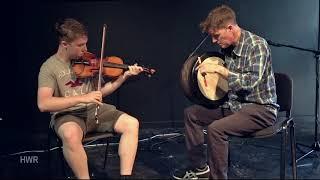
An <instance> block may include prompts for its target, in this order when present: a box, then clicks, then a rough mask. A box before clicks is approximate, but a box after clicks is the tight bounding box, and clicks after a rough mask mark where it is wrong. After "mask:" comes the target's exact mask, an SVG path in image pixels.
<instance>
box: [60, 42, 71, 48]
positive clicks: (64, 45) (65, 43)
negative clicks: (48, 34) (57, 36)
mask: <svg viewBox="0 0 320 180" xmlns="http://www.w3.org/2000/svg"><path fill="white" fill-rule="evenodd" d="M60 44H61V45H62V46H63V47H67V46H68V44H69V43H67V41H61V42H60Z"/></svg>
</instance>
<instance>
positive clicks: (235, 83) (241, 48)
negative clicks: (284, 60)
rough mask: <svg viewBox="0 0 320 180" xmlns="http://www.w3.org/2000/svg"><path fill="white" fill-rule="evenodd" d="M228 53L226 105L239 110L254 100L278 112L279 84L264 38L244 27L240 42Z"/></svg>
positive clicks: (226, 58)
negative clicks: (277, 83)
mask: <svg viewBox="0 0 320 180" xmlns="http://www.w3.org/2000/svg"><path fill="white" fill-rule="evenodd" d="M231 50H232V51H229V52H230V53H225V63H226V67H227V68H228V69H229V71H230V73H229V77H228V83H229V94H228V97H229V100H228V102H226V104H225V105H227V106H229V107H230V109H231V111H233V112H235V111H239V110H240V109H241V108H242V107H243V106H245V105H247V104H251V103H255V104H261V105H265V106H266V107H267V108H269V109H271V110H272V111H273V112H274V114H275V115H277V109H278V108H279V105H278V104H277V103H276V102H277V95H276V85H275V79H274V73H273V69H272V64H271V63H272V60H271V52H270V48H269V46H268V44H267V42H266V41H265V39H263V38H261V37H259V36H257V35H255V34H253V33H251V32H249V31H245V30H243V29H241V36H240V39H239V44H238V45H237V46H235V47H234V48H233V49H231Z"/></svg>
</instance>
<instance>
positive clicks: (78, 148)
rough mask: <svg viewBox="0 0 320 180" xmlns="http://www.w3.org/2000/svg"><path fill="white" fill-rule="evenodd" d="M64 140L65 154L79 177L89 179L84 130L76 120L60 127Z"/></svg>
mask: <svg viewBox="0 0 320 180" xmlns="http://www.w3.org/2000/svg"><path fill="white" fill-rule="evenodd" d="M58 135H59V137H60V138H61V140H62V142H63V155H64V158H65V159H66V161H67V162H68V164H69V166H70V167H71V169H72V171H73V172H74V174H75V175H76V177H77V178H78V179H89V178H90V177H89V171H88V162H87V155H86V152H85V150H84V148H83V145H82V136H83V132H82V129H81V128H80V126H79V125H78V124H77V123H75V122H66V123H64V124H62V125H61V126H60V127H59V129H58Z"/></svg>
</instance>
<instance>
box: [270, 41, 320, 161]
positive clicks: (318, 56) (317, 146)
mask: <svg viewBox="0 0 320 180" xmlns="http://www.w3.org/2000/svg"><path fill="white" fill-rule="evenodd" d="M267 42H268V44H270V45H272V46H276V47H289V48H294V49H298V50H302V51H307V52H312V53H313V54H314V57H315V66H316V69H315V70H316V100H315V109H314V111H315V114H314V116H315V119H314V124H315V125H314V143H313V144H312V145H311V146H307V145H304V144H301V143H297V145H301V146H304V147H308V148H310V149H311V150H310V151H309V152H307V153H305V154H304V155H303V156H301V157H300V158H298V159H297V160H296V162H298V161H300V160H301V159H303V158H305V157H307V156H308V155H310V154H312V153H313V152H316V153H318V152H319V151H320V143H319V139H318V130H319V129H318V128H319V61H320V51H316V50H312V49H305V48H301V47H296V46H292V45H285V44H279V43H274V42H272V41H269V40H267ZM317 155H318V154H317ZM318 157H320V156H319V155H318Z"/></svg>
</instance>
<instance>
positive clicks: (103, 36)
mask: <svg viewBox="0 0 320 180" xmlns="http://www.w3.org/2000/svg"><path fill="white" fill-rule="evenodd" d="M106 29H107V25H106V24H104V25H103V30H102V41H101V54H100V63H99V75H98V89H97V91H100V90H101V79H102V69H103V64H102V63H103V60H102V59H103V52H104V44H105V37H106ZM99 108H100V105H99V104H97V106H96V111H95V113H94V116H95V120H96V123H97V124H99V119H98V111H99Z"/></svg>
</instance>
